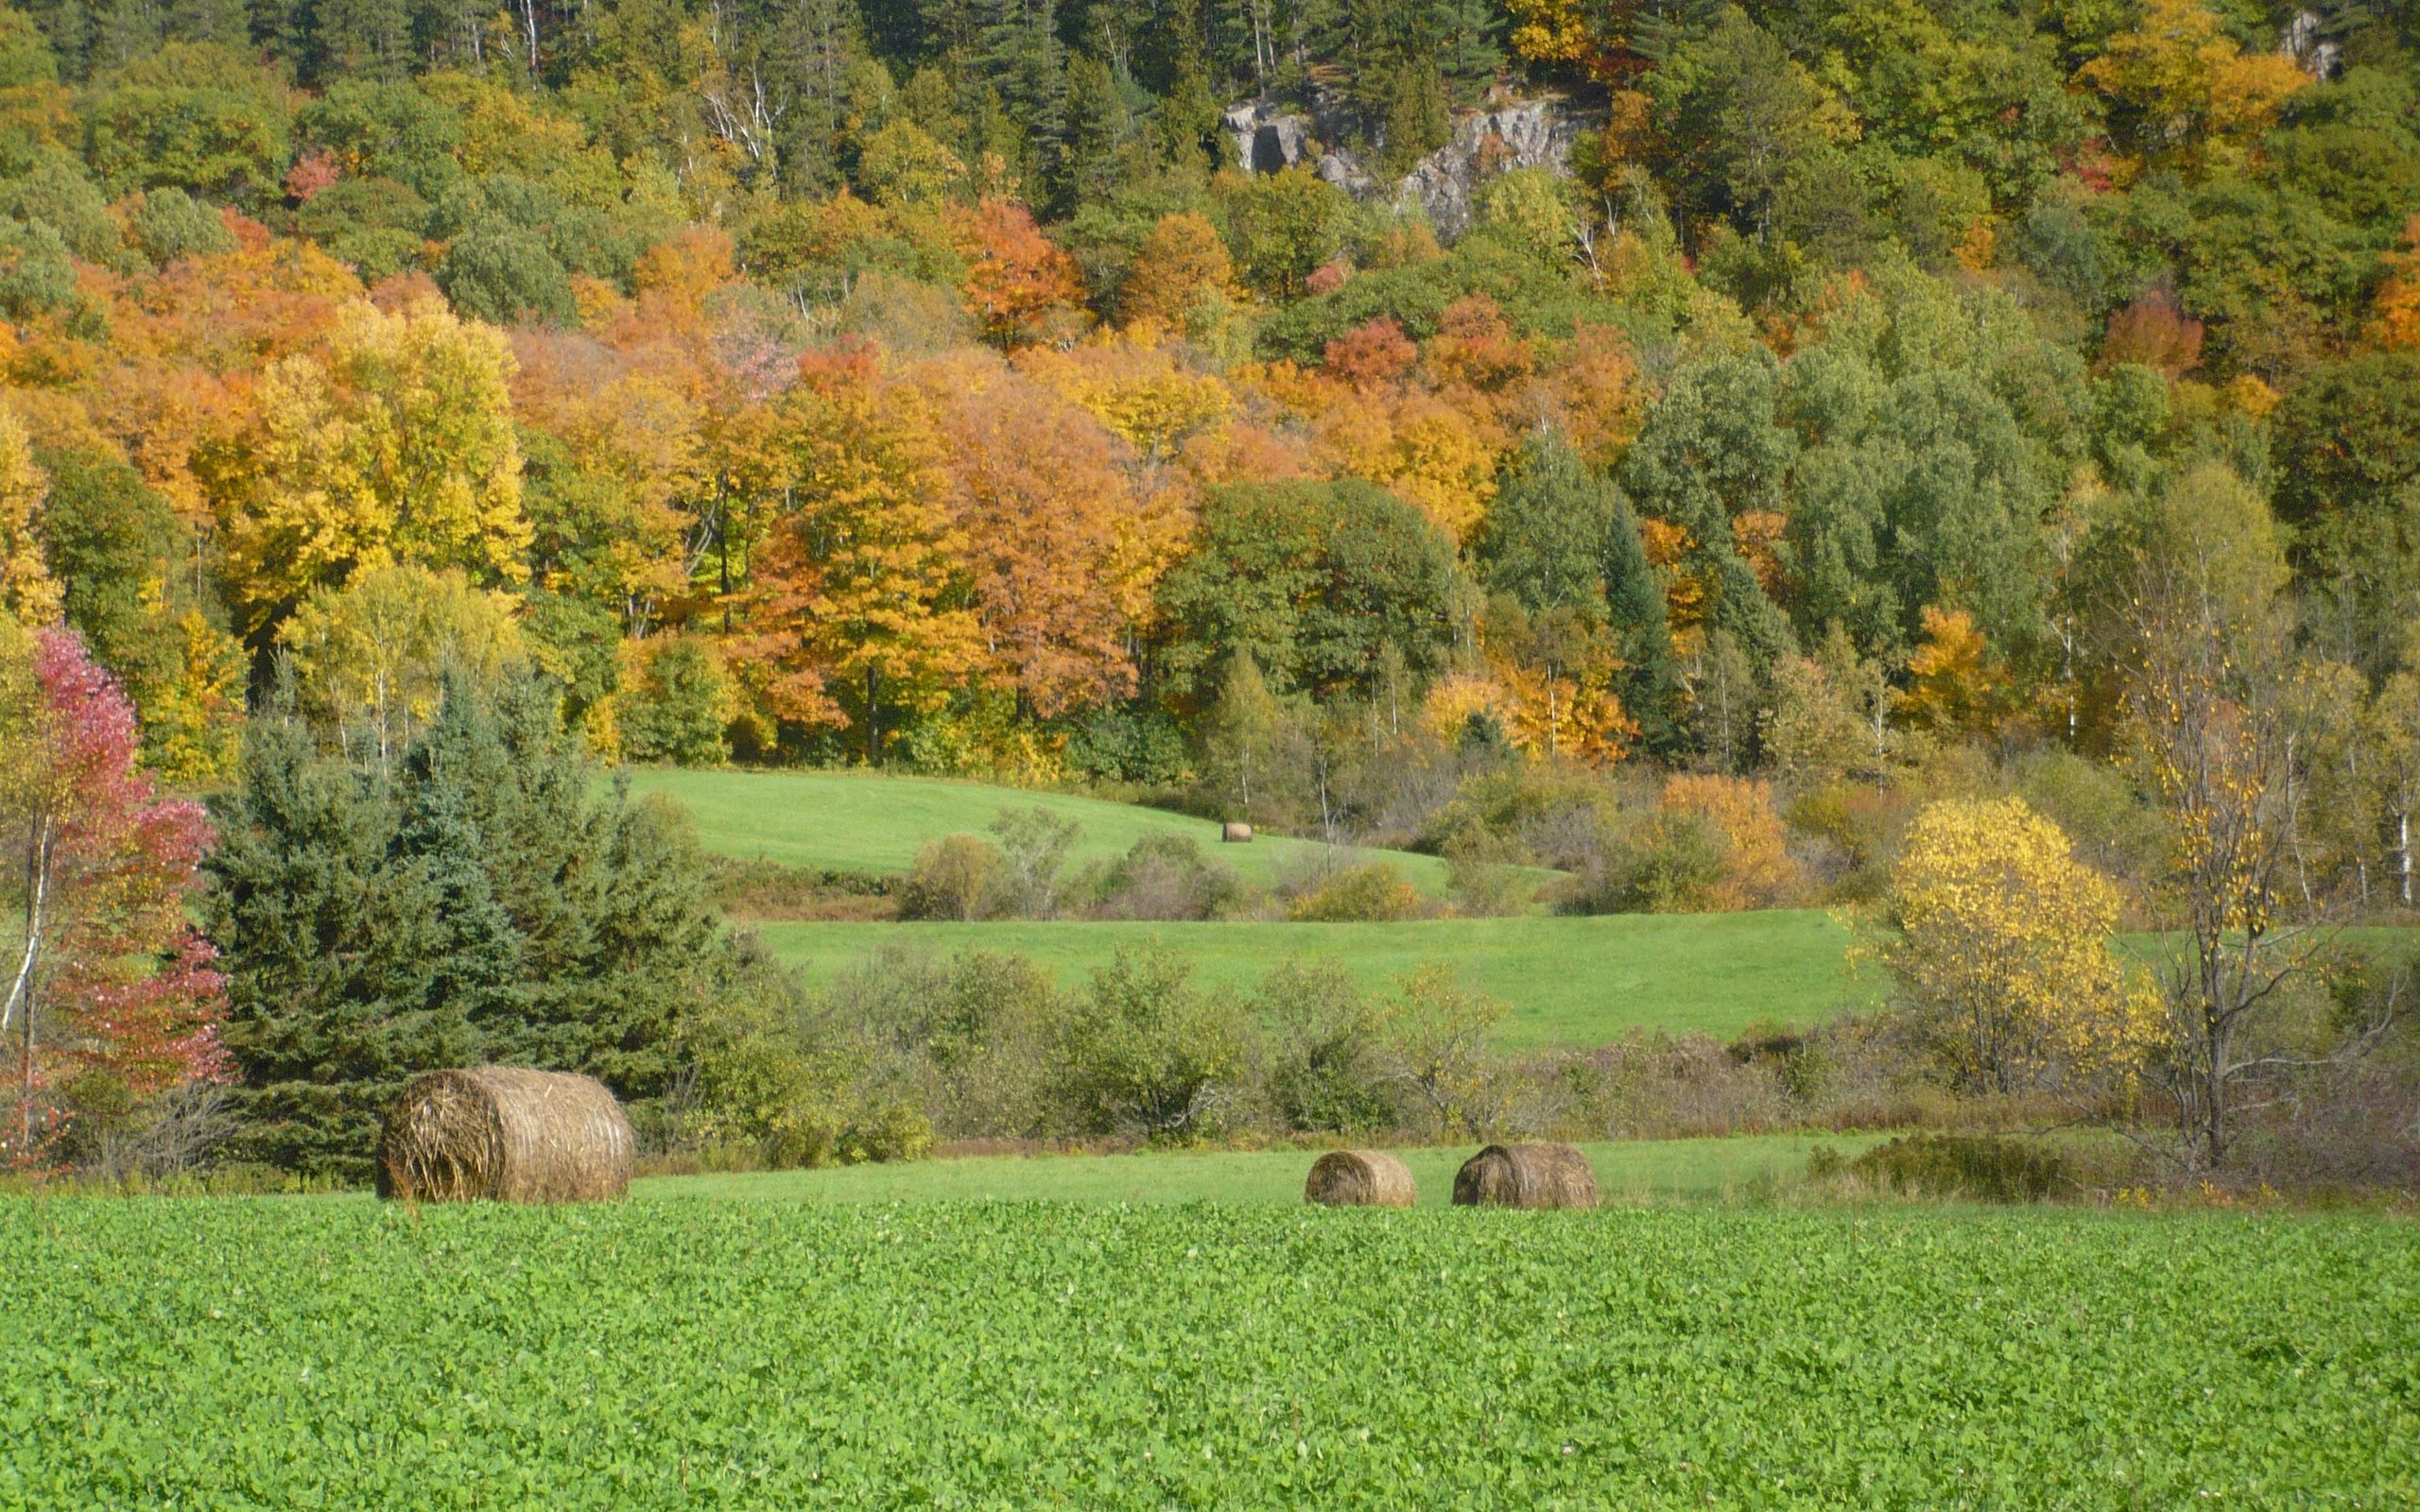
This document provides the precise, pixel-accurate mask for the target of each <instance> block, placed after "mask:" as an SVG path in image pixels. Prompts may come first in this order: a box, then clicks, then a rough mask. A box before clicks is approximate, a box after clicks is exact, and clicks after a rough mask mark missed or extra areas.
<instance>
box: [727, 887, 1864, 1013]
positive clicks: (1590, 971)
mask: <svg viewBox="0 0 2420 1512" xmlns="http://www.w3.org/2000/svg"><path fill="white" fill-rule="evenodd" d="M762 933H763V935H764V937H765V940H766V942H767V943H768V944H769V945H770V946H771V947H772V948H773V950H774V951H775V952H776V953H777V954H779V955H781V956H782V958H783V959H785V960H787V961H789V962H791V963H792V964H794V965H797V966H799V967H801V968H803V969H804V972H805V975H806V977H807V979H808V980H810V981H814V982H819V983H820V982H829V981H830V980H831V979H832V978H833V977H834V976H836V975H838V973H839V972H840V971H844V970H846V969H847V968H849V967H850V966H852V965H854V964H856V963H857V962H859V961H862V960H863V959H864V958H865V957H866V956H868V955H869V954H873V953H874V952H876V951H879V950H883V949H885V948H889V947H894V946H905V947H908V948H909V949H913V950H927V951H936V952H948V951H955V950H965V949H980V950H994V951H1013V952H1016V953H1017V954H1022V955H1028V956H1030V957H1032V958H1033V959H1034V960H1036V961H1038V962H1040V963H1042V964H1043V965H1044V966H1046V967H1048V968H1050V969H1051V970H1053V971H1057V972H1059V973H1060V976H1061V977H1062V979H1063V980H1064V981H1069V982H1073V983H1079V984H1080V982H1081V980H1082V977H1083V975H1084V973H1086V972H1088V971H1091V970H1092V969H1093V968H1095V967H1097V966H1100V965H1102V964H1104V963H1106V962H1107V961H1108V960H1109V959H1110V957H1111V956H1112V954H1114V953H1115V951H1116V950H1117V948H1118V947H1119V946H1120V945H1125V946H1129V947H1132V946H1138V945H1145V944H1150V943H1152V942H1155V941H1156V942H1157V943H1159V944H1161V945H1164V946H1166V947H1167V948H1168V949H1170V950H1174V951H1179V952H1182V953H1183V954H1185V955H1186V956H1187V957H1189V958H1190V959H1191V960H1192V961H1193V962H1194V971H1195V975H1196V979H1197V980H1199V981H1201V982H1203V983H1205V984H1208V985H1210V986H1212V987H1215V988H1225V989H1230V990H1232V989H1236V988H1247V987H1250V986H1252V985H1253V984H1254V983H1257V982H1259V981H1260V980H1261V978H1263V977H1264V976H1266V975H1267V974H1268V973H1269V971H1270V970H1271V968H1272V967H1274V966H1276V965H1277V964H1278V963H1279V962H1280V961H1283V960H1285V959H1287V958H1288V957H1289V956H1299V957H1302V958H1304V959H1309V960H1333V961H1339V962H1341V963H1342V964H1343V965H1344V966H1345V968H1346V969H1347V970H1349V971H1352V972H1353V974H1354V975H1355V976H1357V977H1358V978H1360V979H1361V980H1362V981H1363V982H1365V983H1367V984H1369V985H1370V986H1373V987H1379V988H1385V987H1391V986H1392V985H1393V983H1394V982H1396V981H1397V980H1398V979H1400V978H1402V977H1403V976H1405V975H1408V974H1409V972H1411V971H1413V970H1414V969H1415V968H1417V967H1419V966H1421V965H1423V964H1425V963H1426V962H1430V961H1441V962H1444V963H1446V964H1448V965H1451V966H1453V967H1455V968H1456V969H1457V970H1459V971H1461V974H1462V976H1463V979H1464V980H1465V981H1467V982H1469V983H1471V984H1472V985H1474V986H1476V987H1478V988H1482V989H1484V990H1486V991H1488V992H1491V993H1493V994H1495V996H1496V997H1499V998H1501V999H1503V1000H1504V1002H1505V1003H1506V1004H1508V1005H1510V1006H1511V1008H1512V1010H1513V1012H1512V1016H1511V1018H1510V1019H1508V1020H1507V1021H1506V1022H1505V1023H1504V1025H1503V1028H1502V1030H1501V1032H1500V1034H1499V1036H1498V1038H1499V1040H1501V1041H1502V1042H1503V1043H1505V1044H1507V1045H1513V1046H1521V1045H1592V1044H1602V1043H1604V1042H1605V1041H1607V1040H1614V1039H1617V1038H1619V1037H1620V1036H1621V1035H1622V1034H1624V1033H1625V1032H1627V1031H1629V1030H1631V1029H1637V1028H1651V1029H1672V1030H1685V1029H1702V1030H1704V1031H1705V1032H1707V1033H1709V1034H1714V1035H1720V1036H1725V1037H1728V1036H1731V1035H1736V1034H1737V1033H1738V1032H1739V1031H1740V1030H1742V1029H1744V1028H1746V1027H1747V1026H1748V1025H1750V1024H1751V1023H1755V1022H1759V1021H1762V1022H1801V1023H1804V1022H1812V1021H1814V1020H1818V1019H1824V1018H1829V1017H1831V1016H1833V1015H1835V1014H1838V1013H1841V1012H1843V1011H1846V1010H1848V1009H1851V1008H1857V1007H1870V1006H1872V1005H1874V1003H1875V1002H1876V1001H1877V999H1878V997H1879V994H1880V992H1881V976H1880V973H1879V971H1877V970H1876V969H1874V968H1873V967H1871V966H1866V967H1862V968H1854V967H1853V966H1852V963H1851V961H1850V958H1849V946H1850V936H1849V931H1848V929H1847V928H1846V927H1845V926H1844V925H1843V924H1841V922H1840V921H1839V920H1838V919H1833V918H1832V917H1830V916H1829V915H1826V914H1823V913H1818V912H1815V911H1813V910H1775V911H1771V912H1766V913H1756V914H1626V915H1618V916H1609V917H1604V918H1596V919H1554V918H1534V919H1434V920H1426V921H1422V922H1416V923H1401V924H1095V923H1047V924H1035V923H996V924H767V925H764V926H762Z"/></svg>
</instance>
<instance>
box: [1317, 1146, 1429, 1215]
mask: <svg viewBox="0 0 2420 1512" xmlns="http://www.w3.org/2000/svg"><path fill="white" fill-rule="evenodd" d="M1419 1192H1420V1189H1419V1187H1418V1185H1417V1184H1416V1183H1414V1182H1413V1180H1412V1179H1411V1168H1410V1167H1409V1166H1408V1165H1406V1164H1404V1163H1403V1162H1402V1161H1401V1160H1397V1159H1395V1158H1394V1157H1393V1156H1392V1155H1389V1154H1388V1153H1387V1152H1386V1151H1384V1150H1330V1151H1329V1152H1328V1153H1327V1154H1325V1155H1322V1156H1321V1157H1320V1158H1319V1159H1318V1160H1313V1161H1312V1162H1311V1176H1310V1179H1309V1180H1307V1181H1305V1182H1304V1183H1303V1200H1304V1201H1305V1202H1317V1203H1321V1204H1323V1205H1325V1206H1327V1207H1331V1208H1409V1207H1410V1206H1411V1204H1412V1201H1413V1199H1414V1198H1415V1197H1417V1196H1418V1195H1419Z"/></svg>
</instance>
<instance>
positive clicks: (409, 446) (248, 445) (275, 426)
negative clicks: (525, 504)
mask: <svg viewBox="0 0 2420 1512" xmlns="http://www.w3.org/2000/svg"><path fill="white" fill-rule="evenodd" d="M511 371H512V355H511V353H510V352H509V351H508V350H507V349H506V347H505V343H504V338H503V336H502V335H499V334H498V333H496V332H495V331H493V330H491V329H489V328H488V327H486V326H483V325H479V324H477V323H475V322H470V321H464V320H461V319H458V318H456V317H455V315H454V314H453V312H452V311H450V310H448V309H446V308H445V307H444V306H443V305H441V304H435V303H428V304H422V305H418V306H416V307H414V308H413V309H411V310H409V311H406V312H404V313H401V314H396V315H388V314H385V313H382V312H380V311H379V310H376V309H374V308H372V306H370V305H368V304H366V303H363V304H355V305H354V306H353V307H352V308H351V309H350V310H348V311H347V312H346V313H345V317H344V319H343V320H342V322H341V323H340V324H339V325H338V326H337V329H336V331H335V332H334V333H332V334H331V335H330V337H329V339H328V342H327V345H326V347H325V349H324V350H323V351H321V352H308V353H300V354H297V355H295V356H292V357H288V358H285V359H284V360H282V361H279V362H276V363H272V364H271V365H270V366H269V368H268V371H267V372H265V373H263V374H262V376H261V380H260V384H259V387H258V390H257V394H258V401H259V403H258V409H257V417H256V419H255V421H254V422H253V425H252V427H251V432H250V433H249V435H248V436H247V437H246V438H245V440H244V444H243V446H242V448H241V451H240V455H239V456H238V457H237V459H236V461H235V465H234V466H233V468H231V469H230V470H229V472H228V474H227V475H226V476H225V477H224V479H223V480H222V486H221V491H220V494H219V497H218V499H217V501H216V502H217V504H218V508H219V515H220V519H221V522H222V524H224V526H225V529H226V532H227V568H228V575H229V576H230V577H231V578H232V579H233V581H234V582H235V584H236V585H237V586H238V590H239V593H241V596H242V598H243V599H244V601H245V603H246V607H247V609H248V610H249V611H250V612H251V614H252V615H253V616H254V618H255V622H256V623H257V622H258V621H260V620H265V619H268V618H273V617H274V616H275V615H276V614H277V613H278V612H280V611H281V610H283V609H284V608H285V606H287V605H290V604H292V603H293V602H294V601H295V600H297V599H300V598H301V597H302V595H303V594H304V593H308V592H310V591H311V590H312V589H314V588H317V587H322V586H342V585H343V584H344V583H346V582H349V581H350V580H352V578H353V577H354V576H355V575H356V574H359V573H362V572H365V571H368V570H371V569H373V568H377V567H383V566H387V565H389V564H390V563H395V562H410V563H414V564H417V565H420V566H424V567H429V568H433V569H444V568H449V567H452V568H459V569H461V570H463V571H465V572H467V573H469V574H470V575H472V576H474V577H475V578H477V579H479V580H481V581H484V582H519V581H522V580H524V579H525V578H527V576H528V567H527V563H526V561H525V560H524V556H523V554H524V552H525V551H526V549H527V546H528V544H529V539H530V533H529V523H528V521H527V519H526V518H525V517H524V516H523V514H522V510H521V447H520V442H519V440H518V438H516V437H515V435H514V432H513V425H512V402H511V397H510V392H509V390H508V387H507V384H508V381H509V379H510V374H511Z"/></svg>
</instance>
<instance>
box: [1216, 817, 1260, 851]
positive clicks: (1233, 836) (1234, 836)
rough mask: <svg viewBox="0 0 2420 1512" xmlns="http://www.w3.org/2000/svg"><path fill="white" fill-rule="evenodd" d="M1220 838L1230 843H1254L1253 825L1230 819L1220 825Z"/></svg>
mask: <svg viewBox="0 0 2420 1512" xmlns="http://www.w3.org/2000/svg"><path fill="white" fill-rule="evenodd" d="M1219 839H1220V840H1221V841H1223V842H1225V843H1226V844H1228V845H1250V844H1252V826H1251V825H1249V824H1239V823H1237V822H1236V821H1235V820H1233V819H1229V820H1228V821H1227V822H1226V823H1224V824H1222V825H1220V826H1219Z"/></svg>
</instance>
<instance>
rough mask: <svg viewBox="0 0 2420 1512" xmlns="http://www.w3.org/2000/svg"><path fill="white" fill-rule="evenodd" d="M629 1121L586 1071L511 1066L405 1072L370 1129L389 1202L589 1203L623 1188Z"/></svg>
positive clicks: (627, 1174)
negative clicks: (383, 1118) (381, 1119)
mask: <svg viewBox="0 0 2420 1512" xmlns="http://www.w3.org/2000/svg"><path fill="white" fill-rule="evenodd" d="M630 1187H631V1125H630V1121H629V1120H628V1119H625V1118H624V1117H623V1116H622V1105H621V1104H620V1103H617V1102H615V1101H614V1094H613V1093H612V1092H610V1091H606V1090H605V1088H604V1086H603V1085H602V1084H601V1083H599V1082H597V1081H596V1079H594V1078H593V1077H588V1076H579V1075H574V1074H571V1073H569V1072H562V1071H526V1070H523V1069H522V1068H520V1067H518V1066H478V1067H475V1068H473V1069H471V1070H468V1071H432V1072H429V1073H427V1074H424V1075H420V1076H415V1077H413V1078H412V1079H411V1080H410V1081H409V1082H406V1084H405V1086H404V1090H403V1091H401V1092H399V1093H397V1094H396V1096H395V1100H394V1102H393V1103H392V1104H390V1105H389V1107H388V1108H387V1122H386V1125H385V1127H383V1128H382V1129H380V1130H379V1133H378V1194H379V1195H380V1196H382V1197H388V1198H391V1199H393V1200H395V1201H399V1202H466V1201H471V1200H473V1199H475V1198H480V1197H487V1198H492V1199H493V1200H495V1201H499V1202H596V1201H598V1200H601V1199H603V1198H606V1197H618V1196H621V1195H623V1194H626V1193H628V1192H629V1191H630Z"/></svg>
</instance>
